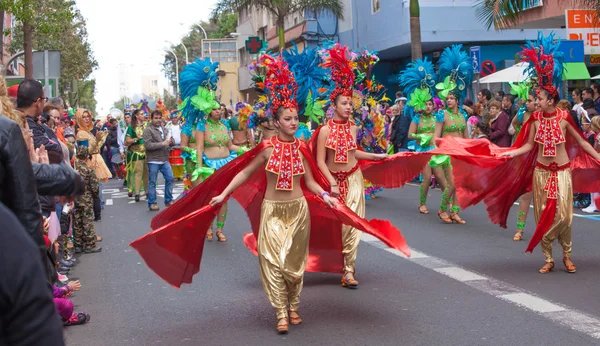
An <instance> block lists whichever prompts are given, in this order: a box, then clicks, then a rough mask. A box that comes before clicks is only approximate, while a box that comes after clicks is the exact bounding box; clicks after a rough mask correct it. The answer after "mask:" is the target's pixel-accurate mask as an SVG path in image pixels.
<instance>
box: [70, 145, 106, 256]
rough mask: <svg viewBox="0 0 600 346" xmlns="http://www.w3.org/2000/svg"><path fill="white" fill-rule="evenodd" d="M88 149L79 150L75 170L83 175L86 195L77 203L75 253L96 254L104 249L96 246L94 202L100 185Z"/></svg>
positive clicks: (74, 224) (74, 218)
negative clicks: (90, 162) (91, 165)
mask: <svg viewBox="0 0 600 346" xmlns="http://www.w3.org/2000/svg"><path fill="white" fill-rule="evenodd" d="M88 150H89V149H88V147H86V146H84V145H82V146H79V148H78V149H77V156H76V158H75V169H76V170H77V171H78V172H79V174H81V176H82V177H83V179H84V181H85V186H86V189H85V193H84V194H83V195H81V196H79V198H77V201H75V211H74V214H73V240H74V243H73V245H74V248H75V253H81V252H85V253H96V252H100V251H102V248H101V247H99V246H96V241H98V237H97V236H96V231H95V230H94V223H93V222H92V220H93V216H94V213H93V208H94V201H95V200H96V199H97V198H98V195H99V191H98V189H99V184H98V179H97V178H96V173H95V172H94V170H93V169H92V168H91V167H90V166H89V163H88V162H89V157H90V154H89V151H88Z"/></svg>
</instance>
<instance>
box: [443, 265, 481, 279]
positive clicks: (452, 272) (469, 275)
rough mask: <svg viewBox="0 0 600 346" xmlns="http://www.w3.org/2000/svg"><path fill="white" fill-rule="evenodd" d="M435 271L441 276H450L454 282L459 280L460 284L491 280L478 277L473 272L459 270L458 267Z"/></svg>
mask: <svg viewBox="0 0 600 346" xmlns="http://www.w3.org/2000/svg"><path fill="white" fill-rule="evenodd" d="M435 271H436V272H438V273H440V274H444V275H446V276H449V277H451V278H453V279H454V280H458V281H460V282H465V281H473V280H489V279H488V278H486V277H484V276H481V275H477V274H475V273H473V272H470V271H468V270H464V269H462V268H458V267H446V268H437V269H435Z"/></svg>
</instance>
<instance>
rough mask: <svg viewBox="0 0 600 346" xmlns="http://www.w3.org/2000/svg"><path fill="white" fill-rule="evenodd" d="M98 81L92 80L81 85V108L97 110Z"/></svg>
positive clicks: (79, 105) (79, 104)
mask: <svg viewBox="0 0 600 346" xmlns="http://www.w3.org/2000/svg"><path fill="white" fill-rule="evenodd" d="M96 104H97V102H96V80H95V79H90V80H86V81H83V82H82V83H80V84H79V103H78V104H77V105H76V106H78V107H81V108H85V109H90V110H92V111H95V110H96Z"/></svg>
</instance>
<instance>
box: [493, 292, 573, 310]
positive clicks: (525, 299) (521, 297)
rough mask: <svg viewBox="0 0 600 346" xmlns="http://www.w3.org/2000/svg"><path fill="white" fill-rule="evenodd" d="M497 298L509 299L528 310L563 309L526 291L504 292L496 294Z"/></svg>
mask: <svg viewBox="0 0 600 346" xmlns="http://www.w3.org/2000/svg"><path fill="white" fill-rule="evenodd" d="M498 298H500V299H505V300H508V301H511V302H513V303H515V304H518V305H521V306H523V307H525V308H527V309H529V310H533V311H536V312H541V313H545V312H557V311H565V308H563V307H560V306H558V305H556V304H552V303H550V302H549V301H547V300H544V299H541V298H538V297H536V296H533V295H531V294H528V293H511V294H505V295H503V296H498Z"/></svg>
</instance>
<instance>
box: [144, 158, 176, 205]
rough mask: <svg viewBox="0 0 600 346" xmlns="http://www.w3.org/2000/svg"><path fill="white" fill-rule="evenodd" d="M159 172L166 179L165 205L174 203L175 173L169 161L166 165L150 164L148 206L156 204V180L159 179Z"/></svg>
mask: <svg viewBox="0 0 600 346" xmlns="http://www.w3.org/2000/svg"><path fill="white" fill-rule="evenodd" d="M158 172H160V173H161V174H162V175H163V178H165V205H167V204H169V203H171V201H173V181H174V180H175V178H174V177H173V171H172V170H171V164H170V163H169V162H168V161H167V162H165V163H148V178H149V181H148V206H149V207H150V206H151V205H153V204H156V180H157V179H158Z"/></svg>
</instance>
